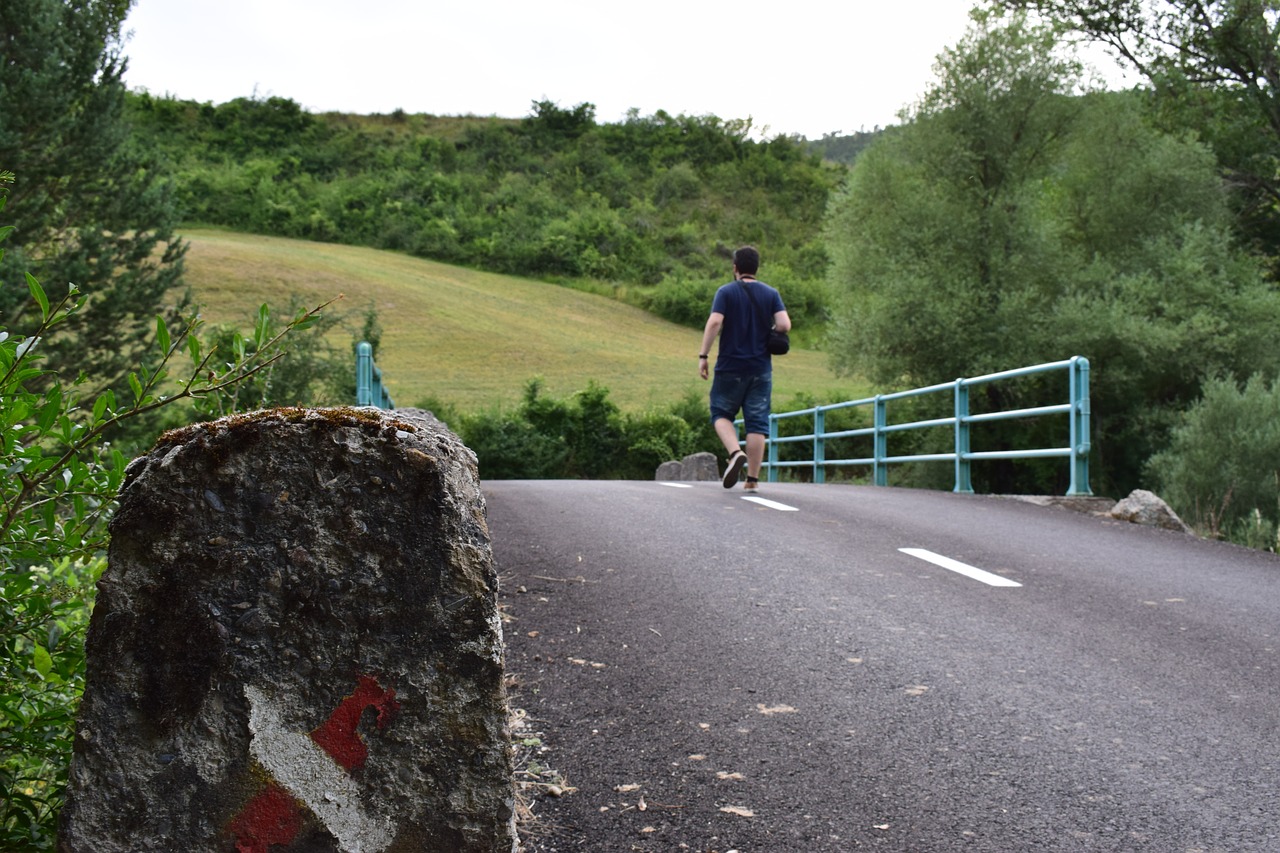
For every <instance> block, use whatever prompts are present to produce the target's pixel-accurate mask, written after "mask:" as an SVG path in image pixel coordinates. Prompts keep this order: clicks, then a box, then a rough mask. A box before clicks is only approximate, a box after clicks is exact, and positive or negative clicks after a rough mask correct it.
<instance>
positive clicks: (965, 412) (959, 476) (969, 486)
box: [955, 379, 973, 495]
mask: <svg viewBox="0 0 1280 853" xmlns="http://www.w3.org/2000/svg"><path fill="white" fill-rule="evenodd" d="M955 491H957V492H960V493H962V494H966V495H971V494H973V482H972V480H971V479H970V477H969V386H968V385H966V384H964V379H957V380H956V488H955Z"/></svg>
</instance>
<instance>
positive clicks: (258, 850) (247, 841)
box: [231, 782, 302, 853]
mask: <svg viewBox="0 0 1280 853" xmlns="http://www.w3.org/2000/svg"><path fill="white" fill-rule="evenodd" d="M301 828H302V812H301V811H299V809H298V803H297V801H295V800H294V799H293V797H291V796H290V795H289V792H288V791H286V790H285V789H284V788H281V787H280V786H279V785H277V784H276V783H275V782H272V783H271V784H269V785H267V787H266V788H264V789H263V790H262V791H260V792H259V793H258V795H257V796H256V797H254V798H253V799H252V800H250V801H249V805H247V806H245V807H244V810H243V811H242V812H240V814H239V815H238V816H237V817H236V819H235V821H234V822H233V823H232V824H231V831H232V833H234V834H235V836H236V853H268V849H269V848H270V847H271V845H272V844H286V845H287V844H291V843H293V839H294V837H295V836H297V834H298V830H299V829H301Z"/></svg>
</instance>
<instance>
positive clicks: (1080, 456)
mask: <svg viewBox="0 0 1280 853" xmlns="http://www.w3.org/2000/svg"><path fill="white" fill-rule="evenodd" d="M1067 375H1068V376H1069V377H1070V378H1069V380H1068V381H1069V384H1070V389H1071V485H1070V488H1068V489H1067V495H1068V496H1077V495H1092V494H1093V491H1092V490H1091V489H1090V488H1089V450H1090V442H1089V427H1090V424H1089V419H1090V411H1089V359H1087V358H1084V357H1082V356H1076V357H1075V358H1073V359H1071V367H1070V368H1068V370H1067Z"/></svg>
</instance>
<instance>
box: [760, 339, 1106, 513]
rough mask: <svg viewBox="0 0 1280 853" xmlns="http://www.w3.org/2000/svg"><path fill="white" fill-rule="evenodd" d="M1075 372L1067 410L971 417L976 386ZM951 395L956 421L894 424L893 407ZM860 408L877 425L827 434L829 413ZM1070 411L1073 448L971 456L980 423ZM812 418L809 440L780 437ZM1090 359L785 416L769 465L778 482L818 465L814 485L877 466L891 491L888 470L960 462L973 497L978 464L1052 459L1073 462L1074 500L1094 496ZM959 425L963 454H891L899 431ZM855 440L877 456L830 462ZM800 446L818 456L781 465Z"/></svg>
mask: <svg viewBox="0 0 1280 853" xmlns="http://www.w3.org/2000/svg"><path fill="white" fill-rule="evenodd" d="M1058 370H1061V371H1065V372H1066V373H1067V388H1068V402H1066V403H1064V404H1062V405H1054V406H1038V407H1036V408H1030V409H1015V410H1010V411H1004V412H988V413H983V414H978V415H971V414H970V413H969V389H970V388H973V387H974V386H975V385H983V384H987V383H992V382H1000V381H1003V380H1007V379H1014V378H1016V377H1019V376H1029V375H1031V374H1035V373H1046V372H1050V371H1058ZM943 391H951V392H952V393H953V395H954V398H955V414H954V415H953V416H952V417H949V418H935V419H932V420H923V421H913V422H909V423H900V424H891V423H889V413H888V408H889V403H891V402H893V401H895V400H903V399H906V398H908V397H919V396H923V395H926V394H936V393H940V392H943ZM858 406H873V407H874V426H871V427H866V428H863V429H851V430H841V431H838V432H827V431H826V415H827V413H828V412H833V411H837V410H840V409H851V408H856V407H858ZM1055 414H1065V415H1067V417H1068V419H1069V422H1070V438H1069V446H1067V447H1050V448H1038V449H1028V450H1002V451H983V452H977V453H974V452H971V451H970V449H969V446H970V443H969V439H970V432H971V429H972V427H973V425H974V424H981V423H987V422H990V421H997V420H1009V419H1013V418H1030V417H1038V416H1043V415H1055ZM805 416H812V417H813V432H812V433H810V434H808V435H796V436H779V435H778V423H779V422H780V421H782V420H786V419H788V418H798V417H805ZM1089 417H1090V413H1089V360H1088V359H1087V358H1083V357H1082V356H1075V357H1074V358H1070V359H1068V360H1066V361H1055V362H1050V363H1047V364H1037V365H1035V366H1033V367H1023V368H1019V369H1017V370H1006V371H1003V372H1001V373H991V374H988V375H986V376H977V377H974V378H971V379H957V380H955V381H954V382H944V383H942V384H939V385H930V386H928V387H926V388H916V389H914V390H911V391H899V392H897V393H895V394H879V395H876V396H875V397H867V398H865V399H862V400H850V401H848V402H844V403H834V404H832V405H828V406H816V407H814V408H812V409H801V410H799V411H795V412H783V413H781V414H772V415H770V416H769V437H768V443H767V447H768V458H767V459H766V461H765V468H766V470H767V471H768V479H769V481H770V482H777V479H778V473H779V469H781V468H788V467H810V468H812V470H813V481H814V482H815V483H822V482H825V480H826V468H827V467H828V466H848V465H870V466H871V468H872V479H873V481H874V483H875V484H876V485H877V486H887V485H888V484H889V482H888V466H889V465H891V464H898V463H904V462H946V461H952V462H954V463H955V468H956V485H955V491H957V492H964V493H968V494H972V493H973V485H972V483H971V482H970V476H969V469H970V464H971V463H972V462H974V461H975V460H983V459H1039V458H1045V457H1066V458H1068V459H1069V460H1070V465H1071V484H1070V487H1069V488H1068V490H1067V494H1068V495H1069V496H1077V495H1091V494H1093V492H1092V491H1090V489H1089V448H1090V444H1089ZM943 426H952V427H954V429H955V450H954V452H951V453H923V454H915V455H908V456H890V455H889V436H890V435H891V434H893V433H896V432H901V431H904V430H913V429H925V428H928V427H943ZM853 436H871V438H872V447H873V455H872V456H868V457H864V458H859V459H827V458H826V450H827V442H828V441H830V440H834V439H837V438H849V437H853ZM797 442H812V443H813V458H812V459H807V460H793V461H785V462H784V461H779V459H778V448H779V446H780V445H783V444H790V443H797Z"/></svg>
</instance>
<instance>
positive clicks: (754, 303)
mask: <svg viewBox="0 0 1280 853" xmlns="http://www.w3.org/2000/svg"><path fill="white" fill-rule="evenodd" d="M737 282H738V284H740V285H742V287H743V289H744V290H746V291H747V298H748V299H750V300H751V307H752V308H754V309H755V312H756V313H757V314H759V313H760V303H759V302H757V301H756V295H755V294H754V293H752V292H751V286H750V285H748V284H747V283H746V282H745V281H743V280H742V279H737ZM764 324H765V328H766V330H767V331H765V337H766V338H767V337H768V336H769V332H770V331H772V330H773V326H774V323H773V318H772V317H769V316H766V317H765V318H764Z"/></svg>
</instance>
